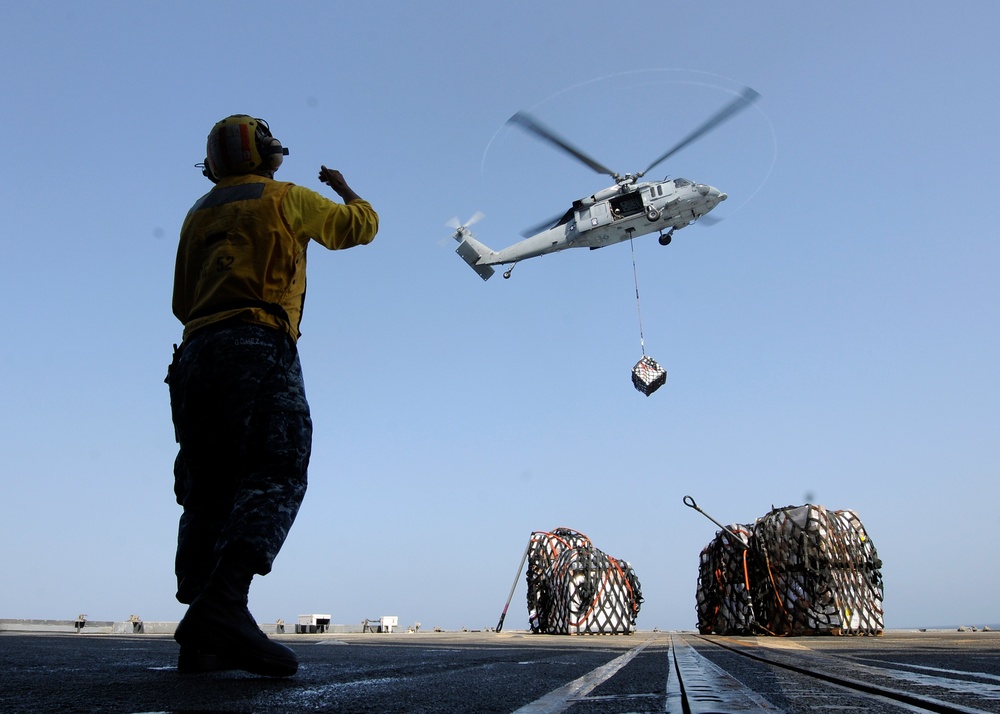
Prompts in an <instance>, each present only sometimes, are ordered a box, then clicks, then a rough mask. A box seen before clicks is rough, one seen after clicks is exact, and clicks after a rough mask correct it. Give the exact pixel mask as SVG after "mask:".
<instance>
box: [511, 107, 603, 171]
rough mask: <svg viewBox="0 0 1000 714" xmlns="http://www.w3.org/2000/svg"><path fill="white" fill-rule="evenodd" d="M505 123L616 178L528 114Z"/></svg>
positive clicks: (513, 117) (600, 164)
mask: <svg viewBox="0 0 1000 714" xmlns="http://www.w3.org/2000/svg"><path fill="white" fill-rule="evenodd" d="M507 123H508V124H510V123H514V124H520V125H521V126H523V127H524V128H525V129H527V130H528V131H530V132H531V133H533V134H535V135H536V136H538V137H540V138H542V139H544V140H545V141H547V142H549V143H550V144H555V145H556V146H558V147H559V148H560V149H562V150H563V151H565V152H566V153H567V154H569V155H570V156H572V157H573V158H575V159H577V160H578V161H581V162H583V163H584V164H586V165H587V166H589V167H590V168H592V169H593V170H594V171H596V172H597V173H599V174H607V175H608V176H611V177H612V178H617V176H618V174H616V173H615V172H614V171H612V170H611V169H609V168H608V167H607V166H605V165H604V164H602V163H600V162H599V161H596V160H595V159H593V158H591V157H590V156H587V154H585V153H583V152H582V151H580V150H579V149H578V148H576V147H575V146H573V145H572V144H570V143H569V142H568V141H566V140H565V139H563V138H562V137H561V136H559V135H558V134H556V133H555V132H554V131H552V130H551V129H549V128H548V127H547V126H545V125H544V124H541V123H540V122H539V121H538V120H537V119H535V118H534V117H532V116H531V115H530V114H527V113H525V112H517V113H516V114H515V115H514V116H512V117H511V118H510V119H508V120H507Z"/></svg>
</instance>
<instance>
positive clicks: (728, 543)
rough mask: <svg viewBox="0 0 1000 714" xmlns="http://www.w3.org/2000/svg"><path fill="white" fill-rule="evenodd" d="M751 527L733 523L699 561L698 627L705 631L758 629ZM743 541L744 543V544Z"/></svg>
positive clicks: (730, 632)
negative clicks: (750, 553) (750, 548)
mask: <svg viewBox="0 0 1000 714" xmlns="http://www.w3.org/2000/svg"><path fill="white" fill-rule="evenodd" d="M750 528H751V526H745V525H739V524H733V525H730V526H729V530H730V531H732V533H733V534H735V535H736V536H737V537H738V539H739V541H740V542H737V539H736V538H734V537H733V535H732V534H730V533H728V532H726V531H724V530H722V531H719V532H718V533H716V534H715V538H713V539H712V542H711V543H709V544H708V545H706V546H705V547H704V549H702V551H701V556H700V559H699V564H698V630H699V631H700V632H701V633H702V634H703V635H705V634H712V633H717V634H727V635H751V634H754V633H755V632H756V625H757V620H756V618H755V617H754V612H753V593H752V588H751V586H750V555H749V551H748V548H749V545H748V544H749V542H750V533H751V531H750ZM741 543H742V545H741Z"/></svg>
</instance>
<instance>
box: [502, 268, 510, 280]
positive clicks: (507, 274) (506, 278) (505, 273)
mask: <svg viewBox="0 0 1000 714" xmlns="http://www.w3.org/2000/svg"><path fill="white" fill-rule="evenodd" d="M503 279H504V280H510V271H509V270H508V271H506V272H504V274H503Z"/></svg>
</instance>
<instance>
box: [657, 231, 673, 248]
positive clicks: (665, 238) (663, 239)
mask: <svg viewBox="0 0 1000 714" xmlns="http://www.w3.org/2000/svg"><path fill="white" fill-rule="evenodd" d="M671 233H673V231H670V233H667V234H666V235H664V234H662V233H661V234H660V245H670V234H671Z"/></svg>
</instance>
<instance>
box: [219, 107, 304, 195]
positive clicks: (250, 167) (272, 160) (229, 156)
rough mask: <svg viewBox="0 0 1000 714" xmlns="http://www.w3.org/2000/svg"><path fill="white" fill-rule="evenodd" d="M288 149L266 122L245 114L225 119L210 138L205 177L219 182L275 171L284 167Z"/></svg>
mask: <svg viewBox="0 0 1000 714" xmlns="http://www.w3.org/2000/svg"><path fill="white" fill-rule="evenodd" d="M287 155H288V149H286V148H284V147H283V146H282V145H281V142H280V141H278V140H277V139H275V138H274V137H273V136H271V129H270V128H269V127H268V125H267V122H266V121H264V120H263V119H255V118H254V117H251V116H248V115H246V114H234V115H233V116H231V117H226V118H225V119H223V120H222V121H220V122H218V123H217V124H216V125H215V126H213V127H212V131H211V132H210V133H209V135H208V151H207V156H206V157H205V171H204V173H205V175H206V176H207V177H208V178H210V179H212V180H213V181H217V180H219V179H220V178H222V177H223V176H234V175H238V174H249V173H253V172H255V171H260V170H261V169H263V170H270V171H274V170H275V169H277V168H278V167H279V166H281V161H282V159H283V158H284V157H285V156H287Z"/></svg>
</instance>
